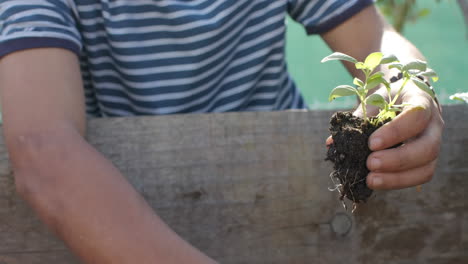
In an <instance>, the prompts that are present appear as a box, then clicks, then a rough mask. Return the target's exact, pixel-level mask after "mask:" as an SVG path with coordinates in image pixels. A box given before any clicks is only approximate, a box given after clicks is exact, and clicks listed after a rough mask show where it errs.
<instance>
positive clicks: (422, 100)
mask: <svg viewBox="0 0 468 264" xmlns="http://www.w3.org/2000/svg"><path fill="white" fill-rule="evenodd" d="M407 103H409V104H411V105H412V106H409V107H406V108H405V109H404V110H403V112H402V113H401V114H399V115H398V116H397V117H396V118H395V119H393V120H392V121H391V122H389V123H387V124H385V125H383V126H382V127H381V128H379V129H377V131H375V132H374V133H373V134H372V135H371V136H370V138H369V148H370V149H371V150H373V151H377V150H382V149H386V148H390V147H392V146H395V145H397V144H399V143H402V142H404V141H406V140H408V139H410V138H412V137H415V136H417V135H419V134H420V133H421V132H423V131H424V130H425V128H426V127H427V125H428V123H429V121H430V119H431V113H432V103H431V99H428V98H427V97H426V96H420V95H419V96H415V97H412V98H411V100H410V101H409V102H407Z"/></svg>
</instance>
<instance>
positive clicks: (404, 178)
mask: <svg viewBox="0 0 468 264" xmlns="http://www.w3.org/2000/svg"><path fill="white" fill-rule="evenodd" d="M436 163H437V160H434V161H432V162H430V163H429V164H427V165H425V166H422V167H419V168H415V169H411V170H406V171H402V172H389V173H382V172H371V173H369V175H368V176H367V186H369V188H371V189H374V190H393V189H403V188H408V187H412V186H417V185H420V184H423V183H426V182H428V181H430V180H431V179H432V176H433V175H434V171H435V167H436Z"/></svg>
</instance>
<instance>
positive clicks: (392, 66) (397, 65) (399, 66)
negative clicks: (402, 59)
mask: <svg viewBox="0 0 468 264" xmlns="http://www.w3.org/2000/svg"><path fill="white" fill-rule="evenodd" d="M388 68H389V69H398V70H400V71H401V70H403V64H401V63H390V64H389V65H388Z"/></svg>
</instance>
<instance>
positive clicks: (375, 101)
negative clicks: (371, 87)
mask: <svg viewBox="0 0 468 264" xmlns="http://www.w3.org/2000/svg"><path fill="white" fill-rule="evenodd" d="M366 103H367V104H369V105H375V106H377V107H379V108H380V109H384V108H385V106H386V105H388V103H387V101H386V100H385V98H383V96H381V95H380V94H371V95H369V97H367V98H366Z"/></svg>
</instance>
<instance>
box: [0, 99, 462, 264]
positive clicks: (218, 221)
mask: <svg viewBox="0 0 468 264" xmlns="http://www.w3.org/2000/svg"><path fill="white" fill-rule="evenodd" d="M330 115H331V112H327V111H325V112H316V111H312V112H272V113H230V114H210V115H175V116H160V117H141V118H110V119H95V120H90V122H89V135H88V140H89V141H90V142H91V143H92V144H93V145H94V146H96V147H97V148H98V149H99V150H100V151H101V152H102V153H103V154H104V155H106V156H107V157H109V158H110V159H111V160H112V161H113V162H114V163H115V164H116V166H117V167H119V168H120V169H121V170H122V171H123V173H124V174H125V175H127V177H128V179H129V181H130V182H131V183H132V184H133V185H134V186H135V188H136V189H137V190H138V191H139V192H140V193H141V194H142V195H143V196H144V197H145V199H146V200H147V201H148V202H149V203H150V204H151V205H152V206H153V208H154V209H155V210H156V211H157V213H158V214H159V215H160V216H161V217H162V218H163V219H164V220H165V221H166V222H167V223H168V224H169V225H170V226H171V227H172V228H173V229H174V230H175V231H176V232H178V233H179V234H180V235H181V236H182V237H184V238H185V239H187V240H188V241H189V242H191V243H192V244H193V245H195V246H196V247H198V248H199V249H201V250H202V251H204V252H206V253H207V254H208V255H210V256H212V257H213V258H215V259H216V260H218V261H220V262H221V263H343V262H345V261H346V262H347V263H350V264H352V263H356V264H357V263H375V264H379V263H401V264H406V263H440V264H443V263H468V253H467V251H466V249H467V248H468V203H466V197H467V196H466V194H465V193H466V190H467V189H468V159H467V155H466V154H467V153H468V135H467V133H466V131H468V107H466V106H450V107H446V109H445V111H444V116H445V120H446V130H445V134H444V143H443V146H442V152H441V158H440V161H439V167H438V169H437V173H436V176H435V178H434V180H433V181H432V182H431V183H429V184H426V185H424V186H423V188H422V192H418V191H416V190H415V189H407V190H401V191H392V192H376V194H375V195H374V197H373V198H372V199H370V201H369V202H368V203H367V204H365V205H363V206H361V207H360V208H358V210H357V212H355V213H354V214H353V215H352V214H350V213H349V212H346V211H344V209H343V208H342V206H341V204H340V202H339V201H338V200H337V196H338V194H337V193H332V192H329V191H328V190H327V188H328V186H329V185H330V182H329V178H328V175H329V173H330V171H331V165H330V164H328V163H325V162H324V160H323V159H324V157H325V147H324V140H325V138H326V136H327V127H328V118H329V116H330ZM3 263H7V264H16V263H37V264H42V263H79V262H78V261H77V260H75V259H74V258H73V256H72V255H71V254H70V253H69V252H68V251H67V250H66V248H65V246H64V245H63V244H62V243H61V242H60V241H58V240H57V239H55V238H54V237H53V236H52V235H51V234H50V233H49V232H48V231H47V230H46V229H45V228H44V227H43V225H42V224H41V223H40V222H39V221H38V220H37V218H36V217H35V216H34V214H33V213H32V212H31V211H30V209H29V208H28V207H27V205H26V204H25V203H24V202H23V201H22V200H21V199H20V198H18V197H17V196H16V194H15V191H14V183H13V178H12V174H11V170H10V167H9V164H8V157H7V155H6V153H5V146H4V145H3V143H2V142H0V264H3Z"/></svg>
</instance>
